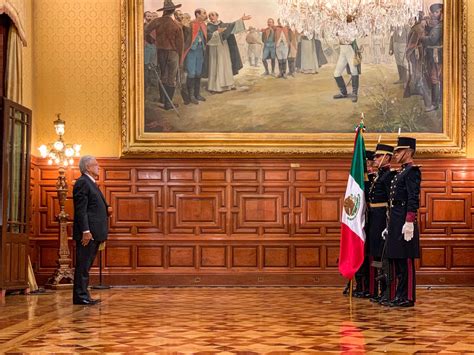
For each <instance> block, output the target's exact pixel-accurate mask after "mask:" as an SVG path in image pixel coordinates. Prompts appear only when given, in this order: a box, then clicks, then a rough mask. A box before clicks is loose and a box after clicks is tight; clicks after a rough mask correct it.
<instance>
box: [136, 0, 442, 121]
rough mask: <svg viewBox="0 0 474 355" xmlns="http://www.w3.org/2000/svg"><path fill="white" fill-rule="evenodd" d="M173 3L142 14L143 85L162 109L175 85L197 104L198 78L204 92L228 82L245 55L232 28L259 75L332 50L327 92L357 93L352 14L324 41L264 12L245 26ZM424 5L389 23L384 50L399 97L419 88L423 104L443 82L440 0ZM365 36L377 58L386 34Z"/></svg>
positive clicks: (231, 85) (434, 98) (300, 66)
mask: <svg viewBox="0 0 474 355" xmlns="http://www.w3.org/2000/svg"><path fill="white" fill-rule="evenodd" d="M180 7H181V4H177V5H175V4H173V2H172V1H171V0H166V1H165V2H164V6H163V7H162V8H160V9H158V10H157V11H147V12H146V13H145V14H144V31H145V56H144V63H145V93H146V94H147V93H150V91H152V92H153V91H155V92H156V93H158V94H159V95H155V97H157V100H159V102H160V103H161V104H162V108H163V109H165V110H172V109H175V110H176V106H177V105H176V104H174V103H173V97H174V96H175V92H176V91H177V89H178V91H179V93H180V95H181V96H182V100H183V102H184V104H185V105H189V104H196V105H197V104H199V103H200V102H204V101H206V98H205V96H206V95H203V94H202V92H201V91H202V87H203V86H205V87H206V89H207V91H208V92H209V93H212V94H214V93H223V92H226V91H230V90H233V89H235V88H236V86H235V78H234V77H235V76H236V75H237V74H238V73H239V71H240V70H241V69H242V68H243V60H242V58H243V57H245V56H242V55H241V53H240V52H241V49H240V48H239V47H241V46H239V43H238V41H237V40H236V35H239V38H242V35H243V36H244V37H245V42H246V48H247V58H248V64H249V66H252V67H257V66H259V65H260V64H263V66H264V72H263V76H270V75H271V76H274V77H277V78H283V79H286V78H287V77H288V76H295V74H296V73H298V72H299V73H304V74H315V73H318V71H319V68H320V67H321V66H323V65H325V64H327V63H328V61H331V59H330V58H328V57H330V56H333V54H332V53H336V59H335V70H334V78H335V81H336V83H337V87H338V89H339V93H338V94H336V95H334V99H344V98H349V99H351V100H352V101H353V102H354V103H355V102H357V101H358V94H359V86H360V79H359V78H360V75H361V73H362V67H361V65H362V62H363V60H362V57H363V56H365V55H366V54H365V53H364V45H363V44H361V43H364V41H365V38H363V37H366V36H363V37H361V35H360V34H359V33H358V32H357V29H356V25H355V23H356V21H357V18H356V17H353V16H350V15H348V16H347V18H346V21H345V23H342V24H341V28H340V30H339V31H338V32H337V34H336V36H337V39H338V41H337V42H338V43H335V46H334V47H331V46H330V45H329V44H328V43H329V42H328V41H327V39H325V38H324V34H320V33H313V36H311V38H309V37H307V36H305V35H304V34H302V33H299V32H298V31H296V30H295V29H294V28H290V27H289V26H287V25H285V24H283V23H282V22H281V21H280V19H277V20H276V21H275V20H274V19H273V18H269V19H268V20H267V24H266V27H264V26H262V27H264V28H261V29H257V28H255V27H249V28H248V29H247V28H246V26H245V22H247V21H248V20H250V19H251V16H248V15H244V16H242V17H241V18H240V19H238V20H237V21H234V22H230V23H224V22H222V21H221V20H220V19H219V14H218V13H217V12H215V11H212V12H209V13H208V12H207V11H206V9H203V8H199V9H196V10H195V11H194V14H193V16H194V19H193V18H192V15H191V14H189V13H183V12H182V11H181V10H179V8H180ZM429 9H430V13H429V14H427V15H425V14H424V13H423V12H420V14H419V16H418V18H416V19H413V21H412V23H410V24H407V25H405V26H400V27H396V28H392V30H391V32H390V37H389V55H391V56H393V57H394V58H395V61H396V65H397V69H398V74H399V80H398V81H397V82H396V84H401V85H403V86H404V97H410V96H412V95H419V96H421V97H422V98H423V102H424V107H425V111H426V112H431V111H435V110H438V109H439V107H440V105H441V103H442V87H443V85H442V64H443V4H441V3H436V4H432V5H431V6H430V8H429ZM370 41H371V49H372V52H373V53H372V56H373V61H375V62H378V63H380V61H381V60H382V59H383V52H384V50H385V42H387V41H386V40H385V38H384V36H383V35H382V34H377V33H375V34H371V35H370ZM334 48H335V50H334ZM277 65H278V69H277V68H276V66H277ZM276 70H278V73H276ZM345 72H347V73H348V74H350V75H351V77H350V82H351V87H352V92H351V93H348V90H347V85H348V84H347V83H346V82H345V81H344V79H343V77H342V75H343V73H345ZM203 78H205V79H207V81H206V83H205V85H203V83H202V79H203Z"/></svg>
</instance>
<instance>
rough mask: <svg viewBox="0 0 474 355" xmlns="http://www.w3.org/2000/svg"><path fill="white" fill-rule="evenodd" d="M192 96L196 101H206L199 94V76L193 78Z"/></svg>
mask: <svg viewBox="0 0 474 355" xmlns="http://www.w3.org/2000/svg"><path fill="white" fill-rule="evenodd" d="M194 98H195V99H196V100H198V101H206V98H204V97H202V96H201V78H194Z"/></svg>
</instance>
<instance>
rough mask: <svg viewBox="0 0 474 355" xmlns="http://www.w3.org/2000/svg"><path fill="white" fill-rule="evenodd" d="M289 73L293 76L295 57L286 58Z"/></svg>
mask: <svg viewBox="0 0 474 355" xmlns="http://www.w3.org/2000/svg"><path fill="white" fill-rule="evenodd" d="M288 68H289V75H291V76H295V59H294V58H292V59H288Z"/></svg>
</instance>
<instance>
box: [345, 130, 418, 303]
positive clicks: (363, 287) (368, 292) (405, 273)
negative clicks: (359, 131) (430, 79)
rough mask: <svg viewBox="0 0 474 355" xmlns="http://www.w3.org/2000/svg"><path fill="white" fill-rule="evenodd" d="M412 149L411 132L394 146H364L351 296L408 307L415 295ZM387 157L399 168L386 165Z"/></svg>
mask: <svg viewBox="0 0 474 355" xmlns="http://www.w3.org/2000/svg"><path fill="white" fill-rule="evenodd" d="M415 151H416V139H414V138H410V137H399V138H398V144H397V146H396V147H393V146H390V145H387V144H381V143H379V144H377V146H376V148H375V151H369V150H368V151H366V156H367V172H368V182H367V183H366V186H365V195H366V201H367V212H366V223H365V232H366V242H365V259H364V263H363V264H362V266H361V268H360V269H359V270H358V272H357V273H356V290H355V292H354V296H355V297H358V298H369V299H370V300H371V301H372V302H374V303H378V304H381V305H382V306H389V307H413V306H414V305H415V301H416V276H415V259H416V258H419V257H420V233H419V228H418V217H417V216H418V208H419V206H420V185H421V170H420V167H419V166H417V165H415V164H414V161H413V157H414V154H415ZM392 160H393V162H394V163H395V164H399V165H400V168H399V169H397V170H395V169H392V168H391V163H392ZM348 287H349V285H348ZM348 287H346V289H345V290H344V293H345V294H347V293H348V292H349V289H348Z"/></svg>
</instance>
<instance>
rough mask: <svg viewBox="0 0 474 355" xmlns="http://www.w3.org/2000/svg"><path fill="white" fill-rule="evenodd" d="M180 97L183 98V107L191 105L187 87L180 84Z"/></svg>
mask: <svg viewBox="0 0 474 355" xmlns="http://www.w3.org/2000/svg"><path fill="white" fill-rule="evenodd" d="M180 92H181V97H182V98H183V102H184V104H185V105H189V104H190V103H191V100H190V98H189V93H188V87H187V85H183V84H181V90H180Z"/></svg>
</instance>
